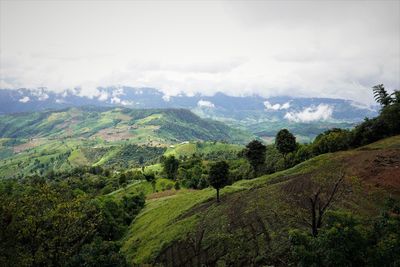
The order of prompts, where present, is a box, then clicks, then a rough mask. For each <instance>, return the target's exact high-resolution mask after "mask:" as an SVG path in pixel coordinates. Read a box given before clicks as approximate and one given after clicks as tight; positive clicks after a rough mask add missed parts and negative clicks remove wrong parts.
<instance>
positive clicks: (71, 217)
mask: <svg viewBox="0 0 400 267" xmlns="http://www.w3.org/2000/svg"><path fill="white" fill-rule="evenodd" d="M143 206H144V197H143V196H141V195H124V196H123V197H122V199H120V200H116V199H112V198H98V197H95V196H94V195H93V194H85V193H83V192H82V191H76V190H74V189H72V188H70V187H69V186H67V185H66V184H64V183H58V182H53V181H48V180H47V181H46V180H44V179H42V178H39V177H36V178H31V179H29V180H24V181H14V180H7V181H1V183H0V216H1V218H0V223H1V227H0V239H1V242H0V265H1V266H83V265H85V266H124V265H125V258H124V257H123V255H122V254H121V253H120V252H119V248H120V244H119V242H118V240H119V239H120V238H121V237H122V235H123V233H124V232H125V231H126V229H127V226H128V225H129V224H130V222H131V221H132V219H133V218H134V216H135V215H136V214H137V213H138V212H139V211H140V209H141V208H142V207H143Z"/></svg>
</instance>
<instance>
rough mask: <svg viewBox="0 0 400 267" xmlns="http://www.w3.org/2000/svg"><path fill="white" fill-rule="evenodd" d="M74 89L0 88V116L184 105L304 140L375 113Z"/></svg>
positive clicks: (328, 103)
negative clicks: (85, 93)
mask: <svg viewBox="0 0 400 267" xmlns="http://www.w3.org/2000/svg"><path fill="white" fill-rule="evenodd" d="M81 93H82V92H81V91H80V90H79V89H74V90H65V91H63V92H59V93H56V92H53V91H50V90H48V89H46V88H38V89H18V90H9V89H0V114H9V113H20V112H31V111H41V110H45V109H62V108H67V107H80V106H97V107H115V106H124V107H130V108H137V109H143V108H144V109H148V108H184V109H189V110H191V111H193V112H194V113H196V114H197V115H199V116H200V117H203V118H211V119H214V120H219V121H223V122H225V123H227V124H229V125H231V126H235V127H237V128H242V129H246V130H249V131H250V132H252V133H253V134H256V135H258V136H260V137H263V138H265V139H266V140H268V139H270V138H272V137H273V136H274V134H275V133H276V131H277V130H279V129H280V128H289V129H290V130H292V131H294V133H295V134H297V135H298V136H299V138H300V139H301V140H302V141H309V140H310V139H312V138H314V137H315V136H316V135H317V134H318V133H320V132H321V131H324V130H326V129H329V128H331V127H345V128H346V127H352V126H354V124H355V123H357V122H360V121H362V120H363V119H364V118H365V117H374V116H376V115H377V111H378V107H377V106H368V105H364V104H361V103H357V102H354V101H351V100H343V99H332V98H296V97H290V96H281V97H271V98H264V97H261V96H258V95H252V96H229V95H226V94H223V93H216V94H215V95H213V96H203V95H201V94H196V95H191V96H189V95H185V94H181V95H177V96H168V95H165V94H163V93H162V92H161V91H159V90H157V89H154V88H132V87H107V88H98V94H97V95H95V96H92V97H87V96H82V94H81Z"/></svg>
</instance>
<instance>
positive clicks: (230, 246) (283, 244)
mask: <svg viewBox="0 0 400 267" xmlns="http://www.w3.org/2000/svg"><path fill="white" fill-rule="evenodd" d="M342 174H343V175H344V179H343V180H342V182H341V184H340V185H341V186H340V188H341V190H340V191H338V192H340V194H339V195H338V197H337V199H336V201H335V202H334V203H333V204H332V207H331V208H332V210H337V209H341V210H345V211H350V212H354V213H356V214H358V216H359V217H360V218H372V217H373V216H377V215H378V214H379V212H380V209H381V208H382V207H383V205H384V201H385V199H386V198H387V197H388V196H392V197H396V198H398V197H400V136H395V137H392V138H388V139H384V140H381V141H379V142H376V143H373V144H371V145H368V146H364V147H361V148H359V149H356V150H350V151H344V152H336V153H328V154H323V155H320V156H318V157H315V158H313V159H310V160H308V161H306V162H303V163H301V164H299V165H297V166H295V167H293V168H291V169H288V170H285V171H282V172H278V173H274V174H272V175H266V176H262V177H259V178H256V179H253V180H242V181H239V182H236V183H234V184H233V185H231V186H227V187H225V188H224V189H223V190H222V200H221V203H219V204H218V203H216V202H215V199H214V198H215V191H214V190H212V189H210V188H208V189H204V190H198V191H189V190H181V191H175V193H174V194H172V195H171V194H170V195H168V196H161V197H159V198H151V199H148V200H147V201H146V206H145V208H144V209H143V210H142V211H141V212H140V214H139V215H138V217H137V218H136V219H135V220H134V222H133V223H132V224H131V226H130V229H129V233H128V234H127V235H126V237H125V239H124V243H123V247H122V250H123V252H124V254H125V255H126V256H127V258H128V261H129V263H130V264H132V265H136V264H138V265H143V264H161V265H163V266H180V265H196V264H197V263H199V262H200V263H202V264H206V265H216V264H221V265H232V264H235V265H237V264H239V265H244V266H249V265H261V264H268V265H276V266H285V261H284V259H285V258H287V257H289V256H288V253H289V251H288V250H287V247H288V246H287V244H288V242H289V240H288V232H289V231H290V229H291V228H300V229H305V230H307V229H308V228H309V226H306V223H305V222H307V220H308V219H309V217H310V215H309V210H308V209H307V205H305V204H307V203H308V201H309V197H311V196H312V194H315V192H316V191H318V192H320V193H321V196H322V197H324V196H325V197H326V196H328V195H329V192H331V190H332V188H333V186H334V185H335V183H336V182H337V181H339V178H340V177H341V175H342ZM257 261H258V262H257Z"/></svg>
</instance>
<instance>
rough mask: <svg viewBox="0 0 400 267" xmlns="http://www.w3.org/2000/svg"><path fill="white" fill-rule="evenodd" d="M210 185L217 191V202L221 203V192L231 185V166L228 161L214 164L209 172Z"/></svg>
mask: <svg viewBox="0 0 400 267" xmlns="http://www.w3.org/2000/svg"><path fill="white" fill-rule="evenodd" d="M208 179H209V183H210V185H211V186H212V187H214V188H215V189H216V190H217V201H218V202H219V190H220V189H221V188H223V187H224V186H226V185H228V184H229V165H228V163H226V161H219V162H217V163H215V164H213V165H212V166H211V168H210V172H209V177H208Z"/></svg>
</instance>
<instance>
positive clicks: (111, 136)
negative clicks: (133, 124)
mask: <svg viewBox="0 0 400 267" xmlns="http://www.w3.org/2000/svg"><path fill="white" fill-rule="evenodd" d="M134 136H135V135H134V134H132V133H131V132H129V131H128V130H125V129H124V130H122V129H114V128H107V129H102V130H100V131H99V132H98V133H96V134H95V135H94V137H100V138H101V139H103V140H105V141H109V142H113V141H121V140H126V139H129V138H132V137H134Z"/></svg>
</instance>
